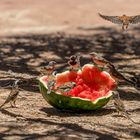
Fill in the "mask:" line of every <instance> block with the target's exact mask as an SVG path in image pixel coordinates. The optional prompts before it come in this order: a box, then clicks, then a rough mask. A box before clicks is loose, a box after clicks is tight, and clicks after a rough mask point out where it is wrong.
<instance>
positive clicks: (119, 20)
mask: <svg viewBox="0 0 140 140" xmlns="http://www.w3.org/2000/svg"><path fill="white" fill-rule="evenodd" d="M99 16H100V17H101V18H103V19H105V20H108V21H111V22H112V23H115V24H122V30H126V29H127V28H128V25H129V24H137V23H139V22H140V15H136V16H126V15H122V16H106V15H102V14H100V13H99Z"/></svg>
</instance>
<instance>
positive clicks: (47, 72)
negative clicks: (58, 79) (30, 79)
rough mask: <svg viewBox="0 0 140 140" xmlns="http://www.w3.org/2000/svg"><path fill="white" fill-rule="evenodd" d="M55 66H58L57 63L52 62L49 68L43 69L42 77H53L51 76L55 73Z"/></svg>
mask: <svg viewBox="0 0 140 140" xmlns="http://www.w3.org/2000/svg"><path fill="white" fill-rule="evenodd" d="M55 65H56V62H55V61H50V62H49V63H48V65H47V66H44V67H41V69H40V73H41V74H42V75H51V74H53V72H54V70H55Z"/></svg>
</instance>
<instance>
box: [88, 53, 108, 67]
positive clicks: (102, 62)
mask: <svg viewBox="0 0 140 140" xmlns="http://www.w3.org/2000/svg"><path fill="white" fill-rule="evenodd" d="M90 56H91V60H92V62H93V64H94V65H96V66H101V67H103V68H104V67H106V66H107V65H108V64H109V63H110V62H109V61H108V60H106V59H105V58H103V57H101V56H100V55H99V54H97V53H95V52H91V53H90Z"/></svg>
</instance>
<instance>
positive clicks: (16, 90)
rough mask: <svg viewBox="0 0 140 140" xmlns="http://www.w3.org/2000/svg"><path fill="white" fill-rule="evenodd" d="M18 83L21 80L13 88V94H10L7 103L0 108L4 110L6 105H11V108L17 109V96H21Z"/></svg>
mask: <svg viewBox="0 0 140 140" xmlns="http://www.w3.org/2000/svg"><path fill="white" fill-rule="evenodd" d="M18 82H19V80H16V81H15V82H14V84H13V86H12V89H11V92H10V93H9V95H8V97H7V99H6V100H5V102H4V103H3V104H2V105H1V106H0V108H2V107H3V106H4V105H6V104H8V103H10V104H11V107H15V106H16V105H15V102H16V99H17V96H18V94H19V87H18Z"/></svg>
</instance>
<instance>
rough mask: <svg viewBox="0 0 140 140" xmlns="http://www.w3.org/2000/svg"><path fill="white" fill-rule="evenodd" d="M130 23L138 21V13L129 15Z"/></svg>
mask: <svg viewBox="0 0 140 140" xmlns="http://www.w3.org/2000/svg"><path fill="white" fill-rule="evenodd" d="M129 21H130V23H131V24H137V23H139V22H140V15H136V16H130V20H129Z"/></svg>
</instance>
